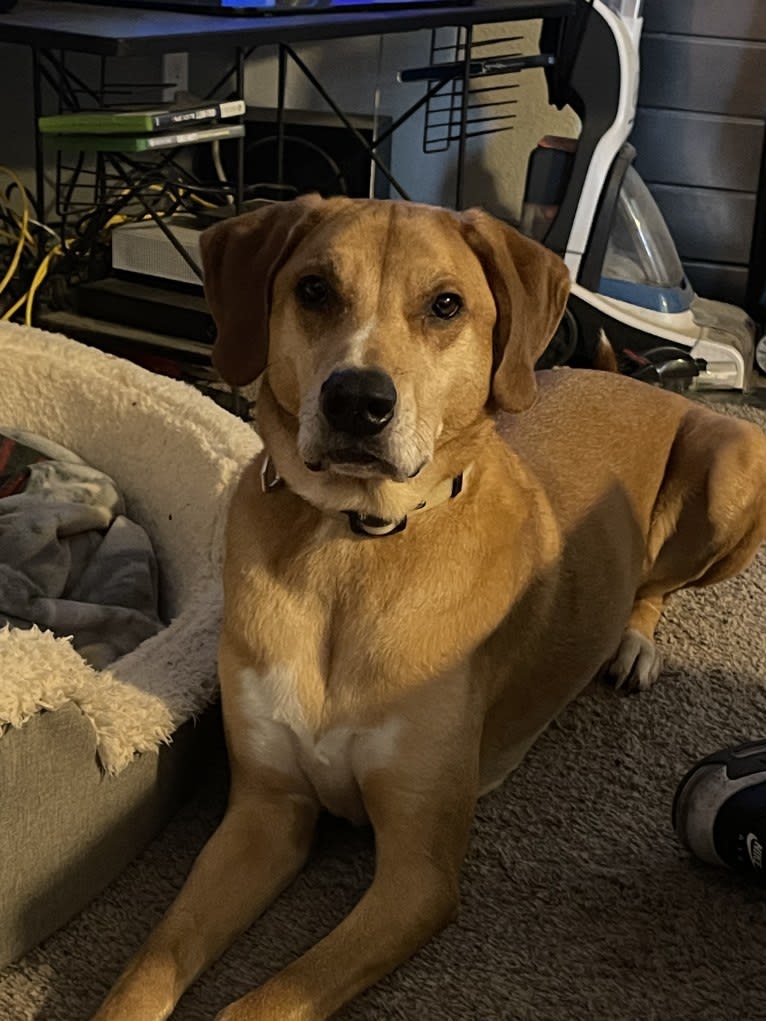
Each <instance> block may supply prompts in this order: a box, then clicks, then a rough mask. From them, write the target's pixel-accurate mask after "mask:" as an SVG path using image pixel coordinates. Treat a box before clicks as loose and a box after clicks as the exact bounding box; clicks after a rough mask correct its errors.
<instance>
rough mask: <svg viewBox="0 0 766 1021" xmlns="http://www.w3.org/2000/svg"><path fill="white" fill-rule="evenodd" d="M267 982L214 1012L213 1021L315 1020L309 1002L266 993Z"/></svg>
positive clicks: (315, 1015) (314, 1014) (315, 1016)
mask: <svg viewBox="0 0 766 1021" xmlns="http://www.w3.org/2000/svg"><path fill="white" fill-rule="evenodd" d="M268 989H269V986H268V983H267V985H266V986H261V988H260V989H256V990H254V991H253V992H251V993H248V994H247V995H246V996H243V997H242V999H241V1000H235V1002H234V1003H230V1004H229V1006H228V1007H224V1009H223V1010H222V1011H221V1013H220V1014H216V1016H215V1021H316V1019H317V1017H318V1015H317V1014H316V1013H315V1012H314V1011H312V1010H311V1008H310V1006H309V1004H307V1003H302V1002H299V998H297V997H296V1002H294V1003H293V1002H288V1000H290V999H292V998H291V997H287V998H284V999H281V998H276V997H272V996H270V995H268Z"/></svg>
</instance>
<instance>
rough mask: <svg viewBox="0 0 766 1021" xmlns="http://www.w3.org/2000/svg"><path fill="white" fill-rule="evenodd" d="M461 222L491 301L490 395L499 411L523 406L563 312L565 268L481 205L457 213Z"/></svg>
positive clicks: (531, 395)
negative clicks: (494, 308)
mask: <svg viewBox="0 0 766 1021" xmlns="http://www.w3.org/2000/svg"><path fill="white" fill-rule="evenodd" d="M461 222H462V229H463V232H464V237H465V239H466V241H467V242H468V244H469V245H470V246H471V248H472V249H473V250H474V252H475V253H476V255H477V256H478V257H479V261H480V262H481V264H482V267H483V269H484V273H485V274H486V277H487V281H488V283H489V286H490V288H491V289H492V293H493V295H494V298H495V305H496V306H497V320H496V322H495V330H494V336H493V347H494V375H493V379H492V395H493V397H494V399H495V401H496V402H497V404H498V405H499V406H500V407H501V408H503V409H504V410H505V411H523V410H524V409H525V408H528V407H530V405H531V404H532V403H533V402H534V399H535V394H536V392H537V386H536V384H535V376H534V368H535V362H536V361H537V359H538V358H539V357H540V355H541V354H542V353H543V351H544V350H545V348H546V347H547V346H548V343H549V342H550V340H551V339H552V337H553V335H554V333H555V332H556V327H557V326H558V324H559V322H560V320H561V317H562V315H563V314H564V309H565V307H566V301H567V295H568V294H569V271H568V270H567V268H566V265H565V264H564V262H563V261H562V260H561V259H560V258H559V256H558V255H555V254H554V253H553V252H551V251H550V250H549V249H548V248H545V247H544V246H543V245H541V244H539V243H538V242H537V241H532V240H530V239H529V238H527V237H524V235H523V234H520V233H519V232H518V231H517V230H514V228H513V227H510V226H508V224H505V223H503V222H502V221H500V220H497V219H495V218H494V217H493V216H490V215H489V214H488V213H485V212H484V211H483V210H481V209H469V210H467V211H466V212H465V213H462V214H461Z"/></svg>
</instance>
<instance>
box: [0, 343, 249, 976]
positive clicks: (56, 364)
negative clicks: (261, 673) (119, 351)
mask: <svg viewBox="0 0 766 1021" xmlns="http://www.w3.org/2000/svg"><path fill="white" fill-rule="evenodd" d="M0 363H1V364H2V367H3V368H2V373H0V422H3V423H4V424H6V425H12V426H16V427H18V428H21V429H25V430H28V431H30V432H33V433H37V434H39V435H43V436H46V437H48V438H50V439H53V440H55V441H56V442H58V443H60V444H62V445H63V446H65V447H67V448H69V449H70V450H72V451H74V452H75V453H77V454H79V455H80V457H82V458H83V459H84V460H85V461H86V462H88V463H89V464H90V465H92V466H93V467H95V468H98V469H100V470H101V471H104V472H106V473H107V474H108V475H110V476H111V477H112V478H113V479H114V480H115V482H116V483H117V485H118V487H119V488H120V489H121V491H122V493H123V496H124V498H125V503H126V508H127V514H128V516H129V517H131V518H132V519H133V520H134V521H136V522H137V523H138V524H139V525H141V526H142V527H143V528H144V529H146V531H147V532H148V534H149V536H150V538H151V540H152V543H153V545H154V549H155V552H156V555H157V559H158V563H159V571H160V591H161V600H162V606H161V615H162V617H163V619H165V620H169V621H170V624H169V626H168V627H167V628H166V629H164V630H163V631H161V632H159V633H158V634H156V635H155V636H154V637H152V638H150V639H148V640H146V641H145V642H143V643H142V644H141V645H139V646H138V647H137V648H136V649H135V650H134V651H133V652H131V653H129V654H128V655H125V656H123V657H122V658H121V659H118V660H116V661H115V662H114V663H112V664H111V666H110V667H109V669H106V670H102V671H96V670H94V669H93V668H91V667H90V666H88V665H87V664H86V662H85V661H84V660H83V659H81V658H80V656H79V655H78V654H77V652H75V650H74V648H73V647H72V646H71V644H70V643H69V642H68V641H67V640H66V639H63V638H55V637H53V635H51V634H50V633H48V632H41V631H39V630H37V629H33V630H29V631H25V630H8V629H5V630H3V631H2V632H0V775H2V776H3V788H4V789H3V792H2V794H0V845H2V846H0V905H3V907H0V932H3V934H4V936H3V938H0V963H2V962H3V961H4V960H8V959H10V958H11V957H12V956H15V955H17V954H18V953H19V952H21V951H23V950H24V949H26V948H27V947H28V946H29V945H31V943H32V942H33V941H35V940H36V939H38V938H40V936H41V935H44V934H45V933H46V931H49V930H50V928H51V927H52V924H53V925H55V924H61V922H62V921H64V920H65V918H66V917H67V916H68V915H71V914H72V913H73V910H76V909H78V908H79V907H81V906H82V904H83V903H84V902H85V901H87V899H89V897H90V896H92V895H94V894H95V893H96V892H97V890H98V888H99V887H100V886H103V885H104V883H105V882H107V881H109V880H110V879H111V878H112V876H113V875H114V874H116V871H118V869H119V867H122V865H124V864H125V863H126V862H127V860H129V859H130V857H132V854H133V853H134V852H135V851H136V850H138V843H139V842H141V841H142V842H144V843H145V842H146V839H148V838H149V837H151V835H153V832H154V831H155V830H156V829H157V827H158V826H159V825H160V824H161V823H162V822H164V820H165V818H166V817H167V815H168V814H169V813H170V811H171V810H172V808H173V807H174V801H173V796H172V792H171V788H172V787H173V783H171V782H170V781H168V779H167V778H168V776H171V775H174V774H173V768H175V767H173V768H171V766H170V764H172V762H173V759H172V756H173V754H174V753H175V751H174V749H173V748H171V749H165V752H163V753H162V754H161V755H159V756H158V755H157V754H153V753H156V752H158V750H159V749H160V747H161V746H162V745H164V744H167V743H169V742H171V740H172V739H173V737H174V735H176V734H177V732H178V731H179V728H182V727H183V725H184V723H186V721H189V720H190V719H192V718H193V717H197V716H198V715H199V714H201V713H202V712H203V711H204V710H205V707H206V706H208V705H209V703H210V702H211V701H212V700H213V699H214V697H215V692H216V644H217V633H218V628H219V622H220V608H221V589H220V571H221V561H222V552H223V536H224V526H225V520H226V514H227V508H228V502H229V497H230V494H231V491H232V487H233V485H234V483H235V481H236V479H237V477H238V475H239V472H240V471H241V469H242V467H243V466H244V464H246V463H247V461H249V460H250V459H251V458H252V457H253V456H254V455H255V454H256V453H257V451H258V450H259V449H260V446H261V444H260V441H259V439H258V437H257V436H256V434H255V433H254V432H253V431H252V430H251V429H250V428H249V427H248V426H247V425H246V424H245V423H243V422H241V421H240V420H238V419H237V418H235V417H234V416H232V415H230V414H228V413H227V412H225V411H224V410H223V409H221V408H219V407H218V406H217V405H216V404H215V403H214V402H213V401H211V400H210V399H208V398H206V397H204V396H203V395H201V394H199V393H198V392H197V391H196V390H194V389H193V388H192V387H190V386H187V385H185V384H183V383H178V382H175V381H173V380H168V379H164V378H162V377H159V376H156V375H154V374H152V373H150V372H147V371H145V370H143V369H141V368H139V367H137V366H135V365H133V364H131V363H129V362H126V361H124V360H122V359H119V358H115V357H112V356H109V355H105V354H103V353H102V352H99V351H97V350H95V349H91V348H88V347H85V346H83V345H81V344H78V343H76V342H74V341H71V340H68V339H66V338H64V337H61V336H58V335H55V334H50V333H45V332H43V331H42V330H37V329H32V328H28V327H21V326H15V325H11V324H6V323H2V324H0ZM185 729H186V730H188V725H187V728H185ZM88 735H90V736H88ZM57 742H58V743H57ZM89 742H92V747H91V744H90V743H89ZM181 744H182V745H183V744H184V742H183V741H182V742H181ZM179 754H180V753H179ZM57 759H58V761H56V760H57ZM160 760H161V761H160ZM54 766H55V768H54ZM14 790H15V793H14ZM35 791H37V793H35ZM67 798H70V800H71V803H70V804H69V805H68V806H67V809H66V811H65V812H62V806H61V803H62V799H63V800H66V799H67ZM30 799H31V800H30ZM35 799H36V800H37V803H36V804H35V803H34V802H35ZM78 799H81V802H80V800H78ZM158 799H159V800H158ZM18 801H21V805H19V804H18V803H17V802H18ZM147 805H150V808H146V806H147ZM142 806H144V807H142ZM36 812H38V813H39V818H37V817H36V816H35V813H36ZM142 812H144V813H145V814H146V813H148V814H149V815H151V822H150V823H147V825H146V826H145V827H143V826H142V819H143V816H142V815H141V813H142ZM59 816H61V818H59ZM123 816H125V818H129V819H130V824H129V825H128V826H127V827H123ZM75 817H76V818H77V824H76V825H75V822H74V821H73V820H74V818H75ZM121 827H123V828H122V829H121ZM118 831H119V833H120V834H121V835H120V836H119V839H118V838H117V836H116V834H117V833H118ZM134 834H135V837H134ZM110 841H114V847H115V852H114V854H113V856H112V857H113V859H114V860H113V861H111V860H110V861H108V862H106V863H105V862H104V860H103V856H104V847H105V846H108V845H109V842H110ZM43 845H45V846H49V848H50V849H51V854H55V856H56V857H55V861H54V860H53V859H52V858H51V859H50V860H48V859H47V858H46V854H47V852H45V851H43V850H41V847H42V846H43ZM134 845H135V846H134ZM9 856H10V860H9ZM30 857H31V858H35V859H36V864H35V865H34V867H32V865H30V863H29V861H28V859H29V858H30ZM75 874H76V875H77V882H76V884H75V885H76V886H77V887H78V890H77V892H76V894H75V895H71V896H70V894H69V893H67V892H66V890H67V889H69V887H71V885H72V884H71V882H70V880H71V877H72V875H75ZM67 884H69V886H67ZM70 893H71V891H70ZM14 898H15V900H16V903H15V906H14V904H13V902H14ZM30 903H33V904H34V905H35V906H36V907H35V910H32V911H31V914H32V916H34V917H32V919H31V921H30ZM57 904H58V907H57V906H56V905H57ZM51 920H52V924H51ZM14 932H15V935H14ZM9 933H10V935H9Z"/></svg>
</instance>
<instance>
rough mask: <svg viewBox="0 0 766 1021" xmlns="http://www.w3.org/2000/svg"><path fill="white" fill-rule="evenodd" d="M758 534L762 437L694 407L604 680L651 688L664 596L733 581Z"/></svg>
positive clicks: (763, 481) (761, 529) (762, 527)
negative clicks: (643, 569) (640, 577)
mask: <svg viewBox="0 0 766 1021" xmlns="http://www.w3.org/2000/svg"><path fill="white" fill-rule="evenodd" d="M765 537H766V439H764V436H763V434H762V433H761V431H760V429H758V428H756V427H755V426H752V425H750V424H748V423H746V422H742V421H740V420H738V419H734V418H729V419H726V418H723V416H719V415H716V416H712V415H711V414H710V413H709V412H706V411H704V410H702V409H698V408H695V409H694V411H693V412H690V413H689V415H688V416H687V420H686V421H685V422H684V424H683V426H682V428H681V429H680V430H679V435H678V438H677V440H676V443H675V444H674V447H673V452H672V454H671V459H670V463H669V466H668V475H667V477H666V482H665V483H664V484H663V488H662V490H661V492H660V495H659V498H658V501H657V506H656V508H655V512H654V515H653V521H652V527H651V530H650V533H649V537H648V541H647V567H646V573H645V578H644V580H643V582H642V584H641V586H640V588H639V590H638V594H637V596H636V601H635V603H634V604H633V610H632V612H631V616H630V619H629V621H628V625H627V627H626V630H625V633H624V634H623V637H622V640H621V642H620V645H619V647H618V649H617V652H616V653H615V656H614V658H613V659H612V660H611V662H610V663H609V664H608V665H607V667H606V669H605V673H606V675H607V677H608V678H609V679H610V680H612V681H613V682H614V683H615V685H616V686H617V687H618V688H619V687H621V686H624V687H625V688H626V689H629V690H640V689H643V688H647V687H649V686H650V685H651V684H653V683H654V681H655V680H656V679H657V677H658V676H659V674H660V670H661V667H662V658H661V656H660V653H659V651H658V649H657V647H656V646H655V644H654V631H655V628H656V626H657V622H658V621H659V618H660V615H661V613H662V609H663V606H664V604H665V602H666V600H667V598H668V596H669V595H671V594H672V593H673V592H677V591H678V590H679V589H682V588H689V587H700V586H704V585H713V584H715V583H717V582H719V581H724V580H725V579H726V578H731V577H733V576H734V575H735V574H737V573H738V572H739V571H741V570H743V569H744V568H745V567H747V566H748V564H749V563H750V562H751V561H752V559H753V557H754V556H755V554H756V552H757V551H758V548H759V546H760V545H761V543H762V542H763V540H764V538H765Z"/></svg>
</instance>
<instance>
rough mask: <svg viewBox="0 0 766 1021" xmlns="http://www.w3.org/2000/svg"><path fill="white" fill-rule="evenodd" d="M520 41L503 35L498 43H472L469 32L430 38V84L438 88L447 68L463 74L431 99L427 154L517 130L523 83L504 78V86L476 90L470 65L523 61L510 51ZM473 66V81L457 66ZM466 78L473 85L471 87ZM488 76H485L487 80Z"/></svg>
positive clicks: (452, 31)
mask: <svg viewBox="0 0 766 1021" xmlns="http://www.w3.org/2000/svg"><path fill="white" fill-rule="evenodd" d="M521 38H522V37H521V36H502V37H498V38H494V39H486V40H480V41H476V40H472V39H471V37H470V34H469V32H468V30H467V29H465V28H458V29H454V28H448V29H438V28H437V29H434V30H433V32H432V33H431V44H430V52H429V65H430V66H431V67H432V68H433V69H434V72H435V73H434V76H433V77H432V78H429V79H427V80H428V83H429V85H436V84H438V82H439V81H440V80H443V79H441V78H440V76H439V75H438V74H437V73H436V72H437V71H438V69H439V67H440V66H441V67H442V68H444V69H446V68H454V69H455V71H457V72H458V73H457V74H456V76H455V77H452V78H450V79H448V80H446V83H445V86H444V88H442V89H441V90H440V91H438V92H437V93H436V94H435V95H433V96H431V97H430V98H429V99H428V102H427V104H426V110H425V117H424V122H423V151H424V152H426V153H437V152H445V151H446V150H447V149H449V147H450V146H451V145H452V144H453V143H455V142H458V141H459V140H460V139H461V137H462V138H475V137H476V136H479V135H488V134H495V133H498V132H504V131H511V130H513V123H512V122H513V120H514V119H515V117H516V113H515V111H514V110H513V107H514V106H515V105H516V104H517V103H518V100H517V99H516V98H515V96H514V90H516V89H518V87H519V84H518V82H517V81H513V80H512V79H513V73H514V72H508V73H506V74H504V75H502V78H503V80H502V81H495V82H493V84H491V85H486V86H484V85H482V86H477V85H472V84H470V80H471V78H472V77H474V75H471V73H470V62H471V61H472V60H473V59H474V58H475V57H477V56H479V57H481V58H487V59H489V58H498V57H500V58H507V57H511V56H513V57H520V56H521V53H520V51H512V52H510V53H509V52H508V50H507V47H508V45H509V44H511V43H515V42H518V41H519V39H521ZM466 64H468V68H469V72H468V76H466V74H465V73H463V71H462V70H460V69H459V67H458V65H466ZM479 65H480V62H479V61H477V62H476V67H475V72H476V74H475V76H478V74H479V73H480V72H479ZM466 77H468V79H469V81H468V83H467V81H466ZM482 77H483V75H482Z"/></svg>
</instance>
